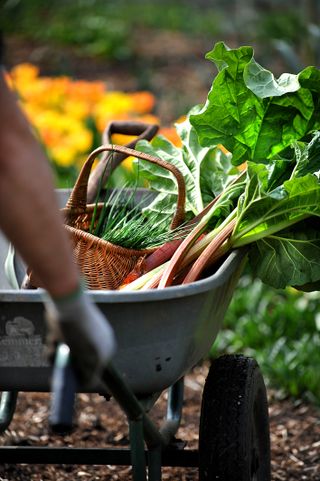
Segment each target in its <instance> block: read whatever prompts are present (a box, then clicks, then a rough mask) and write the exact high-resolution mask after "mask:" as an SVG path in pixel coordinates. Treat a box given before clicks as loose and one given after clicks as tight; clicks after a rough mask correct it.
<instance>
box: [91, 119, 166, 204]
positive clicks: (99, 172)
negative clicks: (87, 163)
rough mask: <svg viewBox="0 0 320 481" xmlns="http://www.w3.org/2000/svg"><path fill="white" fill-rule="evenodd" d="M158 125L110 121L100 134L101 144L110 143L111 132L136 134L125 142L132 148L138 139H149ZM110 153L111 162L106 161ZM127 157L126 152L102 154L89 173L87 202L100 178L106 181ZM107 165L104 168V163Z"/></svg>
mask: <svg viewBox="0 0 320 481" xmlns="http://www.w3.org/2000/svg"><path fill="white" fill-rule="evenodd" d="M158 130H159V126H158V125H157V124H146V123H143V122H137V121H122V122H121V121H113V122H110V123H109V124H108V125H107V127H106V129H105V130H104V132H103V134H102V141H103V144H111V143H112V141H111V137H112V135H113V134H123V135H136V136H137V137H136V138H135V139H133V140H131V142H129V143H127V144H125V147H129V148H130V149H134V148H135V146H136V143H137V142H138V140H142V139H146V140H151V139H152V138H153V137H154V136H155V135H156V134H157V132H158ZM110 155H112V162H109V163H108V159H109V157H110ZM126 157H127V155H126V154H122V153H116V152H112V153H111V154H110V153H109V152H108V153H106V154H104V155H103V157H102V158H101V160H100V162H99V163H98V165H97V167H96V168H95V169H94V170H93V172H92V173H91V175H90V178H89V182H88V190H87V202H88V204H91V203H93V202H94V201H95V199H96V195H97V192H98V190H99V185H100V182H101V180H102V182H103V183H105V182H106V180H107V179H108V177H109V176H110V174H111V172H112V171H113V170H114V169H116V167H117V166H118V165H119V164H120V163H121V162H122V161H123V160H124V159H125V158H126ZM107 164H108V167H107V168H106V165H107Z"/></svg>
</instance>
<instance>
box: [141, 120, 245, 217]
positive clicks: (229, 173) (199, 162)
mask: <svg viewBox="0 0 320 481" xmlns="http://www.w3.org/2000/svg"><path fill="white" fill-rule="evenodd" d="M176 128H177V132H178V134H179V136H180V138H181V142H182V146H181V147H176V146H175V145H173V144H172V143H171V142H170V141H169V140H167V139H165V138H164V137H162V136H157V137H155V138H154V139H153V140H152V142H148V141H145V140H143V141H139V142H138V144H137V146H136V148H137V149H138V150H140V151H142V152H146V153H148V154H151V155H153V156H156V157H159V158H161V159H163V160H167V161H168V162H170V163H171V164H173V165H175V166H176V167H177V168H178V169H179V170H180V172H181V174H182V175H183V177H184V180H185V184H186V197H187V198H186V215H187V218H191V217H193V216H195V215H197V214H198V213H199V212H201V211H202V210H203V208H204V206H205V205H206V204H207V203H209V202H210V201H211V200H212V199H213V198H214V197H215V196H216V195H217V194H218V193H220V192H221V191H222V190H223V189H224V187H225V186H226V185H227V183H228V182H230V180H231V179H232V178H233V176H235V175H237V174H238V172H237V170H236V169H235V168H234V167H233V165H232V164H231V155H230V154H227V155H226V154H224V153H223V152H222V151H221V150H220V149H218V148H217V147H216V146H213V147H211V148H210V147H201V146H200V145H199V141H198V137H197V135H196V132H195V130H194V129H193V128H192V126H191V124H190V123H189V121H188V120H186V121H185V122H183V123H181V124H178V125H177V126H176ZM139 166H140V172H141V175H142V176H143V177H144V178H145V179H147V181H148V183H149V186H150V188H151V190H153V191H156V192H158V195H157V197H156V198H155V200H154V201H153V202H152V203H151V204H150V205H149V206H148V207H147V208H146V209H144V212H145V213H148V212H158V214H159V216H163V215H165V216H168V215H172V214H173V210H174V208H175V205H176V202H177V193H178V191H177V184H176V182H175V180H174V177H173V175H172V174H171V173H170V172H168V171H167V170H165V169H163V168H161V167H159V166H157V165H155V164H151V163H149V162H145V161H141V160H139Z"/></svg>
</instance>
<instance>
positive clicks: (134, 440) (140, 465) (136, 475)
mask: <svg viewBox="0 0 320 481" xmlns="http://www.w3.org/2000/svg"><path fill="white" fill-rule="evenodd" d="M129 436H130V447H131V464H132V479H133V481H146V479H147V478H146V456H145V452H144V434H143V421H142V417H141V418H139V419H135V420H129Z"/></svg>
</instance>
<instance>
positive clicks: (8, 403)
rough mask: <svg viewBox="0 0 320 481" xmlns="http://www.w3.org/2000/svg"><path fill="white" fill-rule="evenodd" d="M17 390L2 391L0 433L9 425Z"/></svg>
mask: <svg viewBox="0 0 320 481" xmlns="http://www.w3.org/2000/svg"><path fill="white" fill-rule="evenodd" d="M17 397H18V391H4V392H3V393H2V394H1V400H0V433H3V432H4V431H5V430H6V429H7V428H8V427H9V425H10V423H11V421H12V418H13V415H14V412H15V409H16V404H17Z"/></svg>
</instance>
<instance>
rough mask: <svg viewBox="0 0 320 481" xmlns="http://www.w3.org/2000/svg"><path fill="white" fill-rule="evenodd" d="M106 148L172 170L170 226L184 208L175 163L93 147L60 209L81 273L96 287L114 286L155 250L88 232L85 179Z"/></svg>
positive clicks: (112, 147) (181, 217) (127, 150)
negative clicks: (175, 189)
mask: <svg viewBox="0 0 320 481" xmlns="http://www.w3.org/2000/svg"><path fill="white" fill-rule="evenodd" d="M108 151H109V152H121V153H123V154H126V156H129V155H132V156H134V157H137V158H140V159H143V160H146V161H148V162H151V163H153V164H157V165H159V166H161V167H163V168H164V169H167V170H169V171H170V172H172V174H173V175H174V176H175V178H176V181H177V185H178V200H177V206H176V211H175V214H174V216H173V220H172V222H171V228H175V227H178V226H179V225H180V224H181V222H182V221H183V220H184V212H185V210H184V207H185V195H186V194H185V183H184V178H183V176H182V174H181V172H180V171H179V170H178V169H177V168H176V167H175V166H174V165H172V164H170V163H169V162H167V161H165V160H162V159H159V158H157V157H153V156H151V155H148V154H145V153H142V152H138V151H136V150H134V149H130V148H128V147H125V146H118V145H103V146H101V147H99V148H97V149H96V150H94V151H93V152H92V153H91V154H90V156H89V157H88V159H87V161H86V162H85V164H84V165H83V167H82V170H81V172H80V174H79V177H78V179H77V181H76V184H75V186H74V188H73V190H72V192H71V194H70V197H69V200H68V202H67V205H66V207H65V208H64V209H62V211H63V213H64V216H65V225H66V229H67V230H68V232H69V234H70V236H71V239H72V242H73V248H74V255H75V259H76V262H77V264H78V266H79V267H80V270H81V272H82V274H83V276H84V279H85V281H86V285H87V288H88V289H96V290H100V289H117V288H118V287H119V286H120V285H121V283H122V281H123V280H124V279H125V277H126V276H127V275H128V274H129V272H130V271H131V270H132V269H133V268H134V267H135V266H136V265H137V263H138V262H139V261H141V260H142V259H143V258H144V257H145V256H146V255H148V254H150V253H151V252H153V251H154V249H145V250H133V249H127V248H124V247H120V246H117V245H114V244H112V243H110V242H108V241H105V240H103V239H100V238H98V237H96V236H95V235H93V234H90V233H89V232H88V230H89V227H90V224H91V220H92V216H93V212H94V209H95V204H87V201H86V199H87V188H88V179H89V176H90V172H91V168H92V164H93V162H94V160H95V158H96V157H97V156H98V155H99V154H101V153H102V152H108ZM103 205H104V204H103V203H99V204H98V206H97V209H98V210H97V213H98V214H99V212H100V211H101V209H102V207H103ZM97 217H98V216H97Z"/></svg>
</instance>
